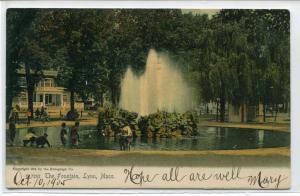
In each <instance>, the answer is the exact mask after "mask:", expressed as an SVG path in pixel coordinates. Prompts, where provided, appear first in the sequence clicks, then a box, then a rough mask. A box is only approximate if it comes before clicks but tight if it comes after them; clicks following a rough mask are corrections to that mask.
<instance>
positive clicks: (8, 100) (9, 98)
mask: <svg viewBox="0 0 300 196" xmlns="http://www.w3.org/2000/svg"><path fill="white" fill-rule="evenodd" d="M6 97H7V98H6V122H8V120H9V114H10V112H11V108H12V102H13V97H12V95H11V93H8V92H7V93H6Z"/></svg>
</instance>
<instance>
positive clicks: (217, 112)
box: [216, 101, 219, 121]
mask: <svg viewBox="0 0 300 196" xmlns="http://www.w3.org/2000/svg"><path fill="white" fill-rule="evenodd" d="M216 114H217V119H216V121H219V101H217V111H216Z"/></svg>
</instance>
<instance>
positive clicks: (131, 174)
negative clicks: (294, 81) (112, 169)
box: [124, 166, 158, 185]
mask: <svg viewBox="0 0 300 196" xmlns="http://www.w3.org/2000/svg"><path fill="white" fill-rule="evenodd" d="M124 173H125V174H126V178H125V183H126V182H127V181H130V182H131V183H133V184H138V185H142V184H143V183H147V182H153V181H154V179H155V178H156V177H157V176H158V174H155V175H152V176H151V175H150V174H144V172H143V171H141V172H137V171H134V166H131V168H130V169H124Z"/></svg>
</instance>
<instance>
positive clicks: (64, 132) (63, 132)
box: [60, 122, 68, 147]
mask: <svg viewBox="0 0 300 196" xmlns="http://www.w3.org/2000/svg"><path fill="white" fill-rule="evenodd" d="M67 135H68V131H67V127H66V123H64V122H63V123H62V124H61V129H60V140H61V143H62V145H63V146H64V147H66V144H67Z"/></svg>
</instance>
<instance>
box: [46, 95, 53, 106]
mask: <svg viewBox="0 0 300 196" xmlns="http://www.w3.org/2000/svg"><path fill="white" fill-rule="evenodd" d="M45 104H46V105H52V95H51V94H46V95H45Z"/></svg>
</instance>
